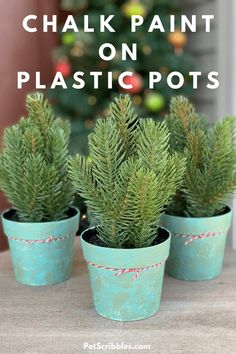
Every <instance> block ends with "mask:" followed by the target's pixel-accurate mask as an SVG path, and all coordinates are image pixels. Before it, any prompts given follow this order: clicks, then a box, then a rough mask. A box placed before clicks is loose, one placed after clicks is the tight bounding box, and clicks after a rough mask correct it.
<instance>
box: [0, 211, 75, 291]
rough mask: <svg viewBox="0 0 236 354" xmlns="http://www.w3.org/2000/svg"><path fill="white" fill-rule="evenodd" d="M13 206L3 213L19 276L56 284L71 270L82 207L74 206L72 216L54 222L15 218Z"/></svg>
mask: <svg viewBox="0 0 236 354" xmlns="http://www.w3.org/2000/svg"><path fill="white" fill-rule="evenodd" d="M14 215H15V211H14V210H13V209H10V210H7V211H5V212H3V213H2V223H3V229H4V232H5V234H6V236H7V237H8V242H9V247H10V251H11V258H12V263H13V268H14V272H15V276H16V280H17V281H18V282H19V283H22V284H25V285H33V286H41V285H52V284H56V283H60V282H63V281H64V280H67V279H68V278H69V276H70V273H71V267H72V257H73V242H74V236H75V234H76V231H77V230H78V226H79V211H78V210H77V209H76V208H70V210H69V212H68V218H67V219H64V220H60V221H52V222H39V223H38V222H35V223H28V222H27V223H26V222H18V221H14Z"/></svg>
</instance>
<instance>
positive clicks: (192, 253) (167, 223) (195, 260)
mask: <svg viewBox="0 0 236 354" xmlns="http://www.w3.org/2000/svg"><path fill="white" fill-rule="evenodd" d="M231 219H232V212H231V211H229V212H228V213H225V214H223V215H220V216H215V217H209V218H208V217H205V218H185V217H177V216H171V215H163V216H162V218H161V222H160V224H161V225H162V226H163V227H166V228H167V229H168V230H169V231H170V232H171V235H172V239H171V247H170V256H169V258H168V261H167V264H166V271H167V273H168V274H169V275H171V276H173V277H175V278H177V279H183V280H208V279H212V278H215V277H216V276H218V275H219V274H220V273H221V270H222V263H223V258H224V249H225V243H226V237H227V232H228V230H229V228H230V225H231ZM208 232H217V233H218V232H221V233H222V234H220V235H218V236H214V237H208V238H202V239H195V240H193V241H192V242H191V243H189V244H185V242H186V238H181V237H176V236H175V234H185V235H193V236H194V235H200V234H203V233H208Z"/></svg>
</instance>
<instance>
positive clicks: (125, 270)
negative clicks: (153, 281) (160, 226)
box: [87, 259, 166, 280]
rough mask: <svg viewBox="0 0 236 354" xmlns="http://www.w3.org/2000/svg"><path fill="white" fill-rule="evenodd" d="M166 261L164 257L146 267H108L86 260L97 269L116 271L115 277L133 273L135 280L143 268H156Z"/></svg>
mask: <svg viewBox="0 0 236 354" xmlns="http://www.w3.org/2000/svg"><path fill="white" fill-rule="evenodd" d="M165 261H166V259H163V260H162V261H161V262H160V263H157V264H153V265H151V266H148V267H143V268H123V269H121V268H110V267H105V266H102V265H98V264H96V263H92V262H87V264H88V265H90V266H92V267H95V268H98V269H104V270H109V271H111V272H117V273H116V274H114V276H115V277H119V276H120V275H123V274H126V273H135V274H134V277H133V280H137V279H138V277H139V274H140V273H141V272H144V271H145V270H149V269H153V268H157V267H160V266H161V265H162V264H164V263H165Z"/></svg>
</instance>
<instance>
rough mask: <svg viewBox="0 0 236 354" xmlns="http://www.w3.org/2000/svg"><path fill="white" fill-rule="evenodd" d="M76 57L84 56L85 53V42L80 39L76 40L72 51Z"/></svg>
mask: <svg viewBox="0 0 236 354" xmlns="http://www.w3.org/2000/svg"><path fill="white" fill-rule="evenodd" d="M70 53H71V55H73V56H74V57H78V58H80V57H82V56H83V55H84V44H83V43H82V42H80V41H78V42H76V43H75V44H74V46H73V48H72V49H71V51H70Z"/></svg>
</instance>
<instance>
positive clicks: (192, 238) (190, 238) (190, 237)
mask: <svg viewBox="0 0 236 354" xmlns="http://www.w3.org/2000/svg"><path fill="white" fill-rule="evenodd" d="M224 234H225V232H224V231H221V232H211V231H209V232H206V233H202V234H199V235H188V234H178V233H175V236H176V237H179V238H186V239H187V240H186V241H185V242H184V244H185V246H187V245H189V244H190V243H192V242H193V241H195V240H200V239H205V238H209V237H215V236H220V235H224Z"/></svg>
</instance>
